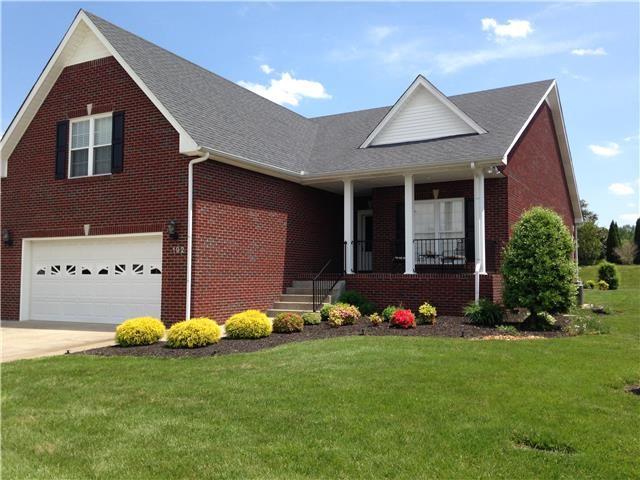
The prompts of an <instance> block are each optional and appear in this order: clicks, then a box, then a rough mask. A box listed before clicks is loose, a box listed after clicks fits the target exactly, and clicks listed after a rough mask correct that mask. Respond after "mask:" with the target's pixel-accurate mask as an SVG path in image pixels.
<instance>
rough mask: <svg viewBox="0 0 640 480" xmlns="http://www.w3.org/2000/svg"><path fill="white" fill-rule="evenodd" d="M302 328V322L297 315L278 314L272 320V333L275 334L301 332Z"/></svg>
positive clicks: (289, 313)
mask: <svg viewBox="0 0 640 480" xmlns="http://www.w3.org/2000/svg"><path fill="white" fill-rule="evenodd" d="M303 328H304V320H302V317H301V316H300V315H298V314H297V313H291V312H286V313H279V314H278V315H277V316H276V318H274V319H273V331H274V332H277V333H294V332H301V331H302V329H303Z"/></svg>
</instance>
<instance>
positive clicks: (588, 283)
mask: <svg viewBox="0 0 640 480" xmlns="http://www.w3.org/2000/svg"><path fill="white" fill-rule="evenodd" d="M584 286H585V287H587V288H591V289H593V288H595V286H596V282H594V281H593V280H587V281H586V282H585V284H584Z"/></svg>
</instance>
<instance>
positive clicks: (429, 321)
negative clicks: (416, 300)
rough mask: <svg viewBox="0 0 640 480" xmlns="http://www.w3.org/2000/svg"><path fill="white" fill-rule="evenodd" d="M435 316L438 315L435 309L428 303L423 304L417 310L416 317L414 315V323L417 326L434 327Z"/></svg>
mask: <svg viewBox="0 0 640 480" xmlns="http://www.w3.org/2000/svg"><path fill="white" fill-rule="evenodd" d="M437 315H438V311H437V310H436V307H434V306H433V305H431V304H430V303H428V302H424V303H423V304H422V305H420V307H419V308H418V315H416V323H417V324H418V325H435V323H436V316H437Z"/></svg>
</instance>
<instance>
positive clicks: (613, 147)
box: [589, 142, 622, 157]
mask: <svg viewBox="0 0 640 480" xmlns="http://www.w3.org/2000/svg"><path fill="white" fill-rule="evenodd" d="M589 150H591V151H592V152H593V153H595V154H596V155H598V156H600V157H615V156H616V155H620V154H621V153H622V151H621V150H620V145H618V144H617V143H615V142H607V143H606V144H604V145H589Z"/></svg>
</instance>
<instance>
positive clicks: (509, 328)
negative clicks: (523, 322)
mask: <svg viewBox="0 0 640 480" xmlns="http://www.w3.org/2000/svg"><path fill="white" fill-rule="evenodd" d="M496 330H497V331H498V332H500V333H501V334H503V335H518V334H519V333H520V332H519V331H518V329H517V328H516V327H514V326H513V325H498V326H497V327H496Z"/></svg>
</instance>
